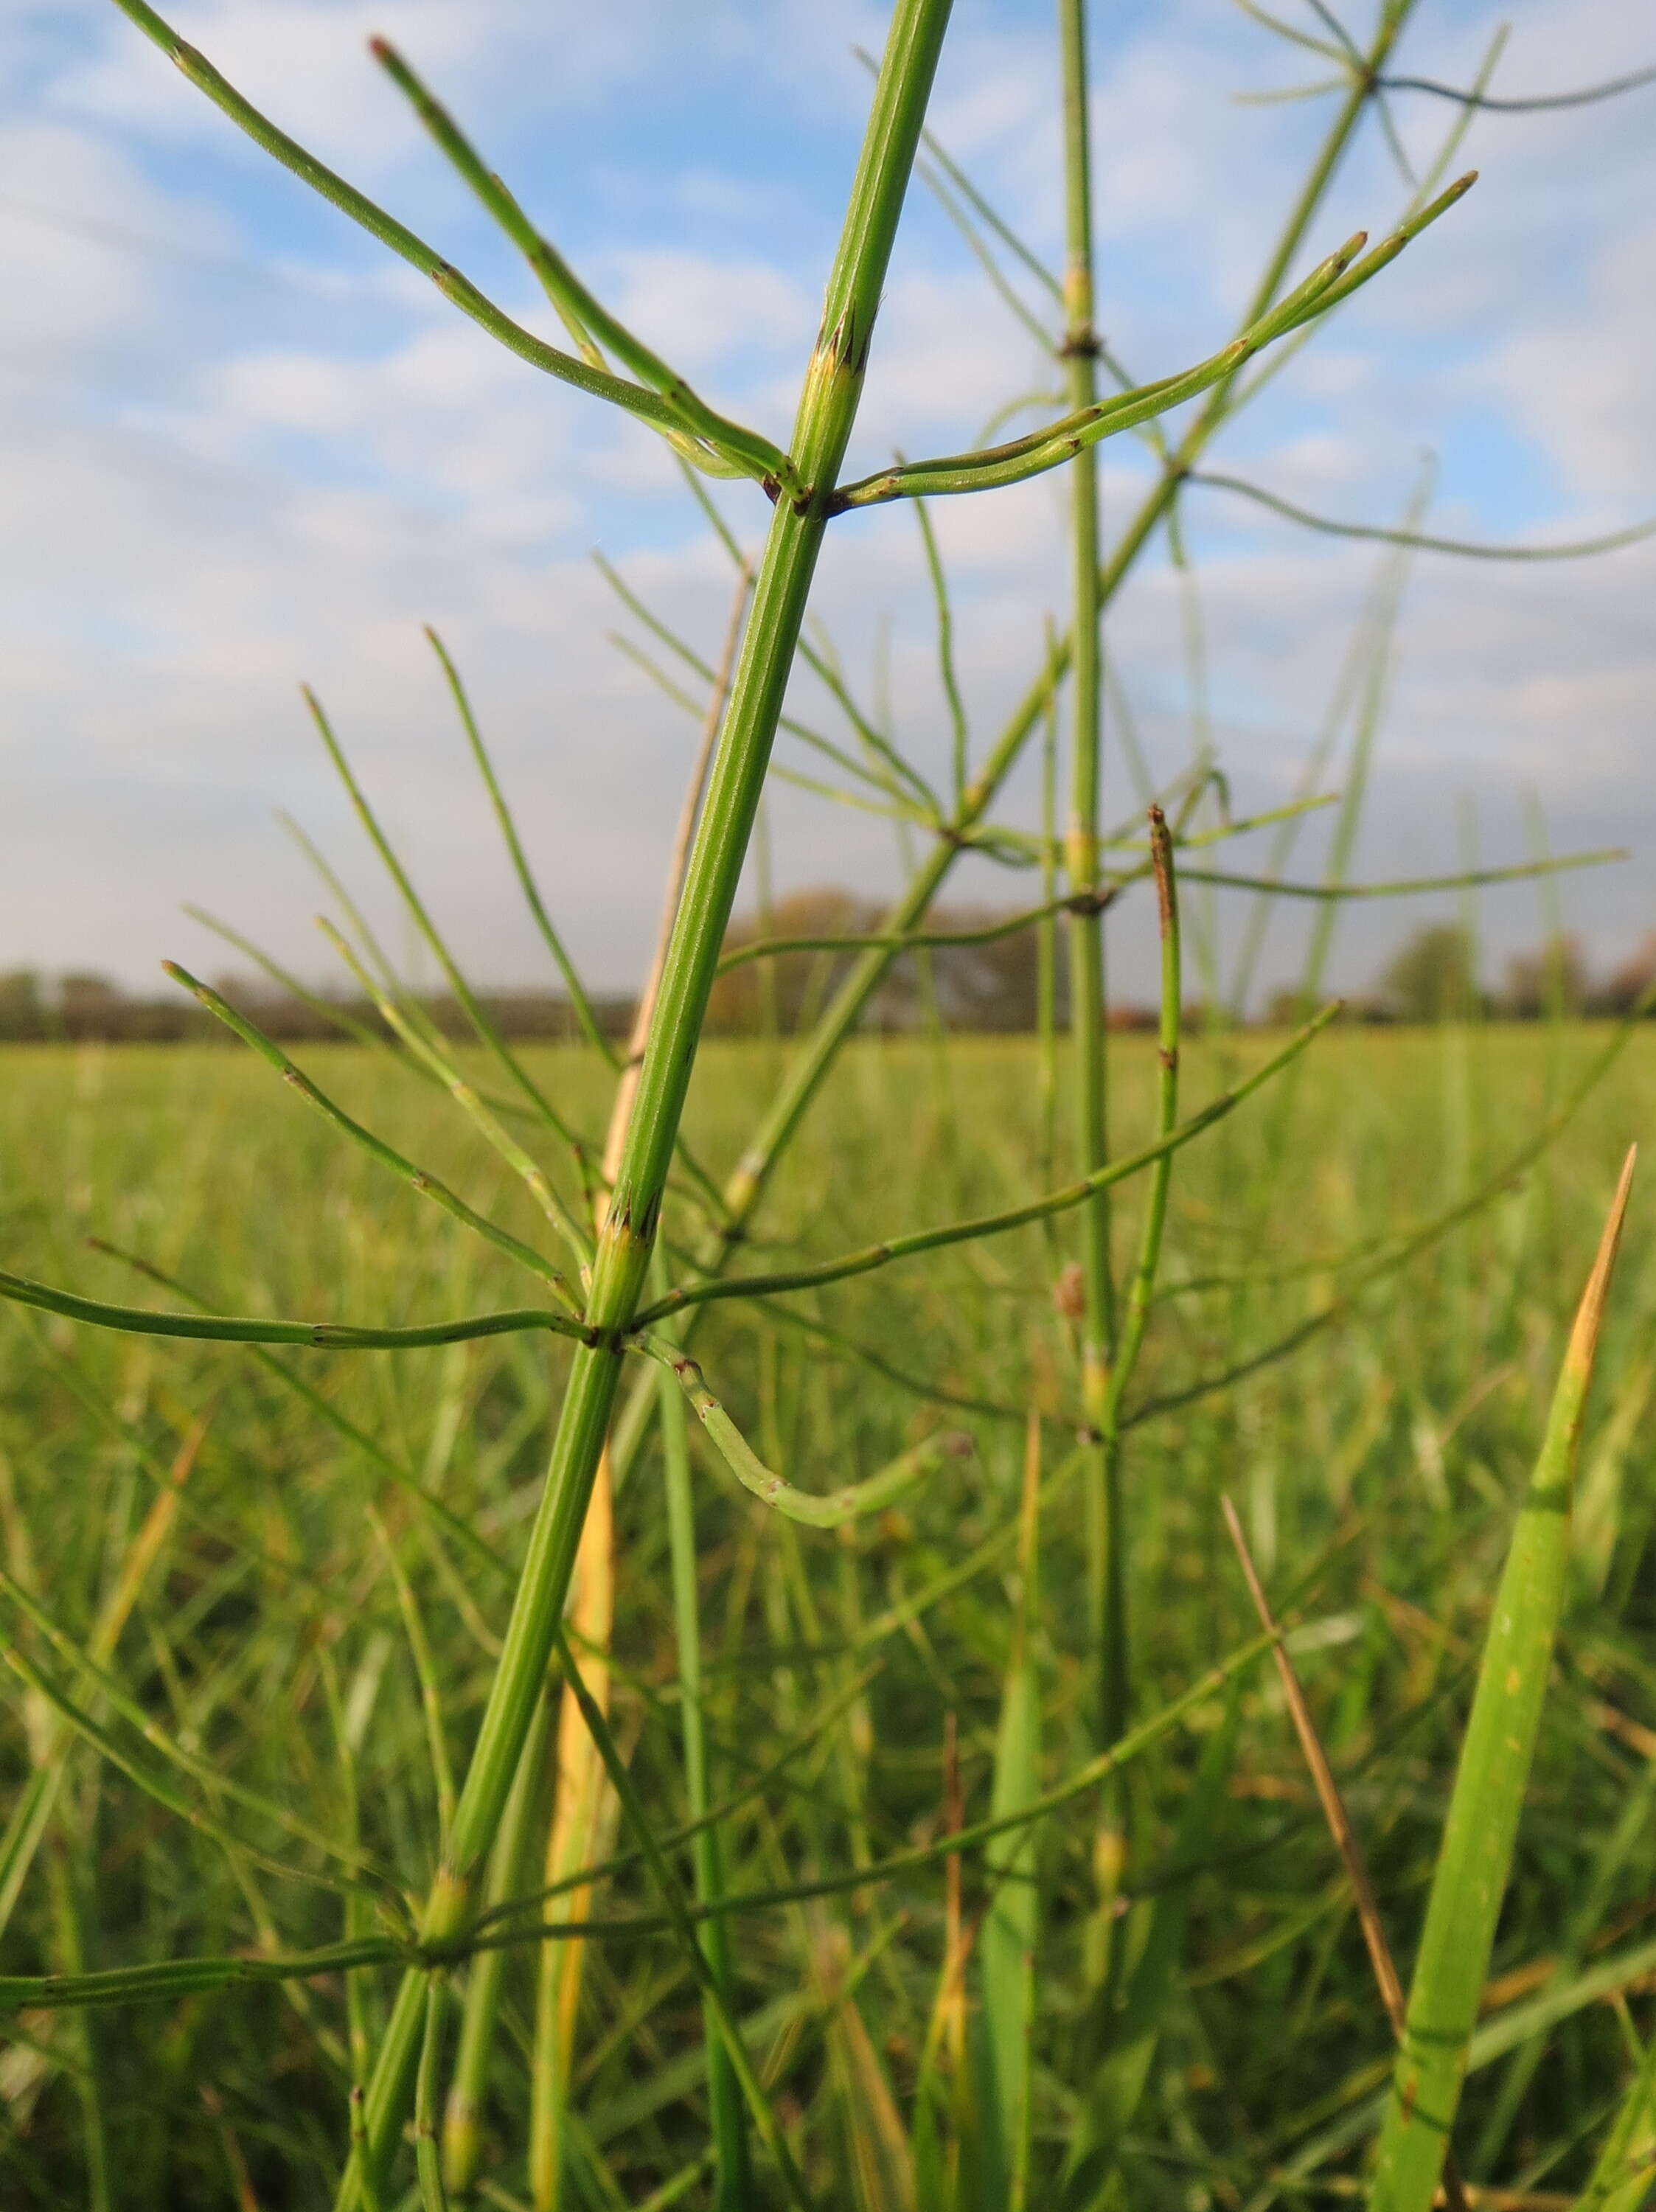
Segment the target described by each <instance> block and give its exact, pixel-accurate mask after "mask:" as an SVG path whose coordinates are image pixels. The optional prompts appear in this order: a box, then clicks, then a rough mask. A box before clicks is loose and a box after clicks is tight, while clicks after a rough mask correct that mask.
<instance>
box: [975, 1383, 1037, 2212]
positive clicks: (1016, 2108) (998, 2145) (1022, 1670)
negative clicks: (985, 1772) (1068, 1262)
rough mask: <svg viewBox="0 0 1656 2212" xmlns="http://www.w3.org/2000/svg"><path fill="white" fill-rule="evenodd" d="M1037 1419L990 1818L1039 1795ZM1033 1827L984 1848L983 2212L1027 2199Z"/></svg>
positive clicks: (978, 2156)
mask: <svg viewBox="0 0 1656 2212" xmlns="http://www.w3.org/2000/svg"><path fill="white" fill-rule="evenodd" d="M1039 1510H1040V1422H1039V1419H1037V1418H1036V1417H1035V1416H1034V1415H1031V1417H1030V1421H1029V1432H1028V1447H1027V1449H1026V1452H1025V1456H1024V1471H1023V1504H1022V1515H1021V1518H1020V1529H1019V1543H1018V1554H1019V1556H1018V1589H1017V1604H1016V1612H1015V1613H1014V1616H1013V1625H1012V1649H1011V1654H1010V1659H1009V1662H1008V1664H1007V1669H1006V1680H1005V1683H1004V1686H1003V1688H1002V1691H1001V1704H1000V1720H999V1724H998V1729H997V1731H996V1736H995V1779H994V1790H993V1794H992V1798H991V1801H990V1813H991V1817H992V1818H993V1819H997V1820H998V1819H1003V1818H1004V1817H1006V1816H1007V1815H1008V1814H1018V1813H1022V1812H1023V1811H1025V1810H1026V1809H1027V1808H1028V1807H1029V1806H1031V1805H1032V1804H1034V1802H1035V1801H1036V1800H1037V1798H1038V1797H1039V1796H1040V1734H1041V1729H1040V1677H1039V1674H1038V1671H1037V1669H1036V1667H1035V1663H1034V1658H1033V1656H1032V1655H1031V1652H1030V1649H1029V1642H1030V1628H1031V1625H1032V1622H1033V1621H1034V1620H1035V1619H1036V1618H1038V1603H1039V1601H1038V1596H1037V1577H1038V1565H1037V1544H1038V1537H1039V1525H1040V1524H1039ZM1035 1844H1036V1836H1035V1831H1034V1827H1033V1826H1027V1827H1020V1828H1011V1829H1008V1830H1006V1831H1004V1832H1003V1833H1001V1834H1000V1835H998V1836H997V1837H995V1838H993V1839H992V1841H991V1843H990V1844H989V1845H988V1847H987V1848H986V1850H985V1852H984V1855H983V1856H984V1866H985V1870H986V1873H987V1875H988V1876H989V1879H990V1881H992V1884H993V1885H994V1896H993V1900H992V1903H991V1905H990V1906H989V1910H988V1911H987V1913H986V1915H985V1917H984V1923H983V1928H982V1932H981V1933H980V1936H979V1939H978V1954H979V1959H980V1965H981V1972H982V1987H983V2008H982V2011H981V2013H980V2015H979V2020H978V2027H979V2030H980V2034H979V2049H978V2058H979V2066H978V2077H979V2078H978V2093H977V2097H976V2099H975V2113H976V2122H977V2142H976V2144H975V2146H974V2158H973V2160H972V2166H973V2181H974V2185H975V2187H976V2189H977V2191H978V2196H979V2201H980V2203H982V2204H983V2206H984V2207H985V2212H991V2208H994V2212H998V2208H1000V2207H1004V2206H1014V2205H1020V2206H1021V2205H1022V2204H1023V2203H1026V2202H1027V2201H1028V2181H1029V2148H1030V2131H1031V2124H1032V2120H1033V2112H1032V2092H1033V2087H1034V2027H1035V2002H1034V1992H1035V1982H1034V1952H1035V1942H1036V1938H1037V1936H1038V1933H1039V1929H1040V1890H1039V1887H1038V1884H1037V1874H1036V1865H1035Z"/></svg>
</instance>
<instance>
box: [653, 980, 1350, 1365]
mask: <svg viewBox="0 0 1656 2212" xmlns="http://www.w3.org/2000/svg"><path fill="white" fill-rule="evenodd" d="M1339 1010H1340V1002H1339V1000H1338V999H1336V1000H1331V1002H1330V1004H1329V1005H1327V1006H1325V1007H1324V1008H1323V1010H1322V1012H1320V1013H1319V1014H1318V1015H1317V1016H1316V1017H1315V1018H1314V1019H1313V1020H1312V1021H1309V1022H1307V1024H1306V1025H1305V1027H1304V1028H1303V1029H1302V1030H1299V1031H1298V1032H1297V1033H1296V1035H1295V1036H1294V1037H1292V1038H1291V1039H1290V1040H1289V1042H1288V1043H1287V1044H1285V1045H1284V1046H1283V1048H1282V1049H1281V1050H1280V1051H1278V1052H1274V1053H1272V1054H1271V1057H1270V1059H1269V1060H1263V1061H1262V1062H1261V1063H1260V1065H1259V1066H1258V1067H1257V1068H1255V1070H1254V1071H1253V1074H1252V1075H1249V1076H1247V1077H1246V1078H1245V1079H1243V1080H1242V1081H1241V1082H1240V1083H1238V1084H1234V1085H1233V1086H1232V1087H1231V1089H1229V1090H1228V1091H1222V1092H1221V1093H1220V1094H1219V1096H1218V1097H1216V1098H1213V1099H1210V1101H1209V1102H1208V1103H1207V1104H1206V1105H1205V1106H1204V1107H1202V1108H1201V1109H1200V1110H1199V1111H1198V1112H1197V1113H1195V1114H1192V1116H1191V1118H1190V1119H1189V1121H1185V1122H1182V1123H1181V1124H1180V1127H1178V1128H1176V1129H1175V1130H1174V1132H1173V1133H1172V1134H1171V1135H1170V1136H1168V1137H1163V1138H1159V1139H1157V1140H1156V1142H1155V1143H1154V1144H1151V1145H1146V1146H1143V1148H1142V1150H1140V1151H1138V1152H1130V1153H1127V1154H1125V1155H1124V1156H1123V1157H1122V1158H1120V1159H1118V1160H1113V1161H1112V1162H1111V1163H1110V1164H1108V1165H1107V1167H1102V1168H1099V1169H1097V1170H1095V1172H1094V1173H1093V1174H1091V1175H1089V1176H1083V1177H1082V1178H1081V1180H1080V1181H1079V1182H1072V1183H1071V1184H1069V1185H1067V1186H1066V1187H1065V1188H1064V1189H1063V1190H1056V1191H1051V1192H1049V1193H1048V1194H1046V1196H1045V1197H1043V1198H1035V1199H1030V1200H1027V1201H1026V1203H1025V1204H1023V1205H1022V1206H1008V1207H1007V1208H1006V1209H1005V1211H1004V1212H1000V1213H986V1214H981V1215H980V1216H979V1217H978V1218H976V1219H974V1220H971V1221H954V1222H950V1223H949V1224H948V1225H947V1226H945V1227H943V1228H940V1229H917V1230H913V1231H911V1232H910V1233H909V1234H908V1235H907V1236H904V1237H887V1238H885V1239H883V1241H882V1242H881V1243H878V1244H870V1245H866V1246H864V1249H862V1250H861V1251H858V1252H848V1253H846V1254H844V1255H842V1256H841V1257H840V1258H839V1259H837V1260H824V1261H820V1262H819V1263H818V1264H817V1265H816V1266H815V1267H798V1268H793V1269H790V1270H789V1271H787V1272H786V1273H779V1274H773V1275H733V1276H728V1277H725V1278H724V1279H719V1280H714V1281H709V1282H702V1283H692V1284H688V1285H684V1286H682V1287H681V1288H680V1289H677V1290H674V1291H669V1292H668V1294H667V1296H666V1297H664V1298H658V1300H657V1301H656V1303H655V1304H653V1305H651V1306H646V1307H645V1308H644V1309H643V1310H642V1311H641V1312H640V1313H639V1314H638V1315H637V1316H635V1317H634V1322H633V1328H634V1330H635V1331H637V1330H641V1329H646V1328H650V1327H651V1325H652V1323H654V1322H658V1321H662V1320H664V1319H665V1317H666V1316H668V1315H669V1314H674V1313H681V1312H682V1310H684V1308H685V1307H686V1306H695V1305H706V1304H709V1303H710V1302H711V1301H713V1300H714V1299H719V1298H752V1297H775V1296H777V1295H778V1294H779V1292H781V1291H804V1290H814V1289H816V1288H819V1287H820V1286H821V1285H823V1284H825V1283H839V1282H844V1281H846V1279H849V1278H850V1277H851V1276H852V1275H866V1274H870V1273H873V1271H874V1270H875V1269H876V1268H877V1267H889V1265H890V1263H891V1262H892V1261H894V1260H907V1259H910V1258H912V1257H913V1255H914V1254H916V1253H917V1252H932V1251H937V1250H938V1249H941V1248H942V1247H943V1246H944V1245H946V1244H964V1243H971V1242H974V1240H975V1239H977V1238H978V1237H998V1236H1000V1235H1002V1234H1003V1233H1004V1231H1007V1230H1009V1229H1022V1228H1024V1227H1026V1226H1027V1225H1028V1224H1029V1223H1030V1222H1032V1221H1044V1220H1046V1218H1048V1217H1049V1216H1050V1215H1052V1214H1054V1213H1064V1212H1068V1210H1069V1209H1070V1208H1071V1206H1082V1205H1084V1204H1085V1202H1086V1201H1087V1200H1089V1198H1092V1197H1094V1196H1095V1194H1097V1193H1098V1192H1099V1191H1101V1190H1108V1189H1110V1188H1113V1186H1114V1185H1115V1184H1116V1183H1118V1182H1125V1179H1126V1178H1127V1177H1128V1176H1134V1175H1137V1174H1138V1173H1139V1171H1140V1170H1142V1169H1143V1168H1147V1167H1150V1166H1152V1165H1153V1164H1155V1163H1156V1161H1157V1160H1159V1159H1161V1158H1162V1157H1163V1155H1164V1154H1166V1153H1168V1152H1178V1151H1179V1150H1180V1148H1181V1147H1182V1146H1186V1145H1188V1144H1189V1143H1191V1142H1192V1139H1195V1138H1197V1137H1199V1136H1200V1135H1201V1134H1202V1133H1203V1131H1204V1129H1209V1128H1211V1127H1212V1126H1213V1124H1214V1123H1215V1122H1216V1121H1222V1120H1223V1119H1224V1117H1225V1115H1227V1114H1229V1113H1233V1112H1234V1110H1235V1109H1236V1108H1237V1107H1238V1106H1240V1105H1241V1103H1243V1101H1244V1100H1245V1099H1247V1098H1251V1097H1253V1093H1254V1092H1255V1091H1258V1090H1259V1089H1260V1088H1261V1087H1262V1085H1265V1084H1267V1083H1269V1082H1270V1081H1271V1078H1272V1077H1273V1076H1275V1075H1277V1074H1279V1073H1281V1072H1282V1070H1283V1068H1284V1067H1286V1066H1288V1065H1289V1062H1290V1061H1292V1060H1297V1059H1298V1057H1299V1055H1300V1054H1301V1053H1302V1052H1303V1051H1304V1050H1305V1048H1306V1047H1307V1045H1308V1044H1309V1043H1310V1042H1311V1041H1312V1039H1313V1037H1314V1036H1317V1035H1318V1034H1319V1031H1320V1030H1323V1029H1325V1028H1326V1026H1327V1025H1328V1024H1329V1023H1330V1022H1331V1021H1332V1019H1333V1018H1334V1017H1335V1015H1336V1014H1337V1013H1338V1012H1339Z"/></svg>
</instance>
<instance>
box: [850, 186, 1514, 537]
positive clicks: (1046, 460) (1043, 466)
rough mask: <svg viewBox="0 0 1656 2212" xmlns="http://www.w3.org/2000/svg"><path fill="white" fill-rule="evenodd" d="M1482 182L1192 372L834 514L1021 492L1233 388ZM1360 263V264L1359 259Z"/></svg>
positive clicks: (1323, 271) (883, 474)
mask: <svg viewBox="0 0 1656 2212" xmlns="http://www.w3.org/2000/svg"><path fill="white" fill-rule="evenodd" d="M1475 180H1476V173H1472V174H1470V175H1467V176H1465V177H1462V178H1460V179H1459V180H1458V181H1457V182H1456V183H1455V184H1453V185H1450V186H1449V188H1448V190H1447V191H1445V192H1442V193H1440V195H1439V196H1438V197H1437V198H1436V199H1435V200H1434V201H1433V202H1432V203H1431V204H1430V205H1429V207H1426V208H1423V209H1422V210H1421V211H1420V213H1419V214H1418V215H1416V216H1410V218H1409V220H1408V221H1407V222H1404V223H1403V224H1401V225H1400V226H1399V227H1398V229H1397V230H1395V231H1393V232H1392V234H1391V236H1390V237H1389V238H1386V239H1385V240H1382V241H1381V243H1380V245H1379V246H1376V247H1375V248H1374V251H1373V252H1370V253H1368V254H1364V253H1362V248H1363V246H1364V245H1365V244H1366V243H1367V238H1366V234H1364V233H1363V232H1362V231H1359V232H1358V233H1357V234H1356V237H1355V238H1352V239H1350V240H1347V242H1346V244H1345V245H1344V246H1341V247H1340V248H1339V250H1338V252H1335V253H1332V254H1331V255H1330V256H1329V257H1328V258H1327V260H1325V261H1324V262H1322V263H1321V264H1319V266H1318V267H1317V268H1316V269H1314V270H1313V271H1312V273H1311V275H1310V276H1307V278H1306V279H1305V281H1304V283H1301V284H1300V285H1299V286H1297V287H1296V288H1295V290H1294V291H1292V292H1290V293H1289V295H1288V296H1287V297H1286V298H1285V299H1283V300H1282V301H1279V302H1278V303H1277V305H1276V306H1275V307H1272V308H1271V309H1269V310H1268V311H1267V312H1266V313H1265V314H1264V315H1262V316H1261V317H1260V318H1259V321H1258V322H1256V323H1254V324H1253V325H1252V326H1251V327H1250V328H1248V329H1247V330H1245V331H1243V332H1242V333H1241V335H1240V337H1235V338H1233V339H1232V340H1231V342H1230V343H1229V344H1228V346H1225V347H1224V348H1223V349H1222V350H1221V351H1220V352H1218V353H1216V354H1213V355H1211V356H1209V358H1208V359H1207V360H1206V361H1202V362H1197V363H1196V364H1195V365H1194V367H1192V368H1187V369H1183V370H1180V372H1179V373H1178V374H1176V375H1174V376H1169V377H1164V378H1162V379H1160V380H1158V381H1157V382H1156V383H1154V384H1147V385H1141V386H1138V387H1137V389H1136V390H1135V391H1131V392H1119V393H1117V394H1116V395H1115V396H1114V397H1113V398H1109V399H1103V400H1095V401H1093V402H1092V403H1091V404H1089V405H1088V406H1086V407H1083V408H1081V409H1078V410H1077V411H1076V412H1075V413H1073V414H1071V415H1067V416H1064V417H1063V418H1062V420H1060V421H1059V422H1051V423H1048V424H1046V426H1045V428H1041V429H1039V430H1034V431H1031V432H1030V433H1029V435H1028V436H1027V437H1023V438H1017V439H1014V440H1013V441H1011V442H1010V444H1008V445H1004V446H997V447H990V448H989V449H988V450H987V451H986V452H984V453H955V454H952V455H949V456H946V457H945V458H943V459H939V460H933V461H915V462H912V463H909V464H908V465H905V466H902V467H899V468H894V469H886V470H883V471H880V472H879V473H878V474H877V475H875V476H871V477H862V478H860V479H859V480H858V482H857V483H852V484H847V485H846V488H845V489H844V490H843V491H841V492H840V493H838V494H837V495H835V512H836V513H843V512H845V511H846V510H847V509H849V508H852V507H877V506H879V505H881V504H882V503H883V501H887V500H893V499H918V498H922V497H925V496H931V497H933V498H943V497H948V496H952V495H955V494H956V493H961V492H974V491H991V490H993V489H997V488H998V487H1000V486H1002V485H1005V484H1014V483H1023V482H1025V481H1026V479H1028V477H1034V476H1040V474H1042V473H1043V471H1046V470H1047V469H1055V468H1059V467H1061V466H1062V465H1064V464H1065V462H1067V461H1071V460H1073V459H1075V458H1076V456H1077V454H1078V453H1084V452H1085V451H1087V450H1088V449H1089V447H1092V446H1095V445H1096V444H1098V443H1099V441H1101V440H1102V439H1105V438H1113V437H1115V436H1117V435H1119V433H1120V432H1121V431H1123V430H1130V429H1132V428H1136V427H1137V425H1138V424H1139V423H1141V422H1149V420H1150V419H1151V418H1152V417H1153V416H1158V415H1164V414H1166V413H1167V412H1168V409H1169V408H1173V407H1178V406H1180V405H1182V404H1183V403H1184V402H1185V401H1186V400H1187V399H1193V398H1197V397H1198V395H1199V394H1200V393H1202V392H1210V391H1211V390H1212V389H1213V388H1214V387H1215V386H1225V385H1228V384H1229V383H1231V382H1232V381H1233V380H1234V378H1235V376H1236V374H1237V372H1238V371H1239V370H1240V368H1242V367H1243V366H1244V364H1245V363H1246V362H1248V361H1251V360H1252V359H1253V356H1254V355H1255V354H1257V353H1259V352H1260V351H1262V350H1263V349H1264V348H1265V347H1266V346H1268V345H1271V344H1272V343H1274V342H1275V341H1276V340H1277V339H1278V338H1281V337H1286V336H1287V335H1288V334H1289V332H1290V331H1294V330H1296V329H1298V328H1299V327H1300V325H1301V324H1303V323H1307V322H1309V321H1311V320H1312V319H1313V318H1315V317H1317V316H1319V315H1323V314H1325V313H1328V312H1329V310H1330V309H1331V308H1333V307H1338V305H1339V304H1340V302H1341V301H1344V300H1347V299H1349V298H1350V295H1351V294H1352V293H1353V292H1355V291H1356V290H1357V289H1359V287H1360V286H1362V285H1364V284H1366V283H1368V282H1369V281H1370V279H1371V278H1373V277H1374V276H1378V275H1379V274H1380V270H1382V269H1384V268H1385V267H1386V265H1387V264H1389V263H1391V262H1392V261H1394V260H1395V259H1396V258H1397V257H1398V254H1399V253H1401V252H1403V250H1404V246H1407V245H1408V244H1409V242H1410V240H1412V239H1415V238H1417V237H1418V236H1419V235H1420V234H1421V232H1422V230H1424V229H1425V228H1427V227H1428V225H1429V224H1430V223H1433V222H1436V221H1437V219H1438V217H1439V216H1441V215H1443V214H1445V213H1446V212H1447V210H1448V209H1450V208H1451V207H1453V204H1454V203H1455V202H1456V201H1457V200H1458V199H1459V198H1460V197H1462V196H1463V194H1465V192H1466V191H1469V190H1470V189H1471V185H1472V184H1473V183H1474V182H1475ZM1359 256H1361V257H1362V258H1359Z"/></svg>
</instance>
